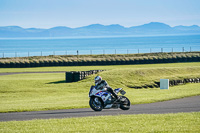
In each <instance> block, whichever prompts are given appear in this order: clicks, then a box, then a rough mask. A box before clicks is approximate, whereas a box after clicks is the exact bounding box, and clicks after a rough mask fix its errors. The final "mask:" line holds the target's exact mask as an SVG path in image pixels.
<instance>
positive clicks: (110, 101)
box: [89, 86, 131, 111]
mask: <svg viewBox="0 0 200 133" xmlns="http://www.w3.org/2000/svg"><path fill="white" fill-rule="evenodd" d="M114 91H115V93H116V94H118V93H120V94H121V95H119V97H120V99H119V100H116V98H115V97H114V96H113V95H112V94H111V93H110V92H108V91H106V88H104V89H101V90H97V89H96V87H95V86H92V87H91V88H90V92H89V97H90V101H89V105H90V107H91V108H92V109H93V110H94V111H101V110H102V109H111V108H115V109H117V108H120V109H122V110H128V109H130V104H131V103H130V101H129V99H128V98H127V97H125V96H123V95H124V94H126V92H125V91H124V90H123V89H122V88H118V89H115V90H114Z"/></svg>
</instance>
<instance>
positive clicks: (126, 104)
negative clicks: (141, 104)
mask: <svg viewBox="0 0 200 133" xmlns="http://www.w3.org/2000/svg"><path fill="white" fill-rule="evenodd" d="M121 99H122V101H121V104H120V109H122V110H129V109H130V105H131V102H130V101H129V99H128V98H127V97H125V96H122V97H121Z"/></svg>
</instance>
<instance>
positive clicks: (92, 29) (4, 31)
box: [0, 22, 200, 38]
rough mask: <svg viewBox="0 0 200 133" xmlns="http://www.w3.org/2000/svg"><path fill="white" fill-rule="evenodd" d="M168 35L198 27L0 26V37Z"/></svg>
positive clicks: (197, 31)
mask: <svg viewBox="0 0 200 133" xmlns="http://www.w3.org/2000/svg"><path fill="white" fill-rule="evenodd" d="M165 34H167V35H169V34H200V27H199V26H197V25H192V26H182V25H180V26H175V27H171V26H169V25H167V24H164V23H160V22H151V23H148V24H144V25H139V26H132V27H124V26H121V25H119V24H112V25H101V24H92V25H88V26H83V27H78V28H69V27H65V26H58V27H53V28H50V29H39V28H22V27H19V26H4V27H0V38H12V37H16V38H17V37H74V36H119V35H165Z"/></svg>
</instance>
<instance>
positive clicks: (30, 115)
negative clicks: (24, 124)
mask: <svg viewBox="0 0 200 133" xmlns="http://www.w3.org/2000/svg"><path fill="white" fill-rule="evenodd" d="M180 112H200V96H193V97H187V98H183V99H176V100H170V101H164V102H157V103H150V104H139V105H132V106H131V108H130V110H127V111H124V110H120V109H105V110H102V111H101V112H95V111H93V110H92V109H90V108H83V109H67V110H50V111H34V112H15V113H0V121H13V120H14V121H22V120H33V119H50V118H59V119H60V118H71V117H88V116H105V115H121V114H166V113H180Z"/></svg>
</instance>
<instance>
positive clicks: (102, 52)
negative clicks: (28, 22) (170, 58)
mask: <svg viewBox="0 0 200 133" xmlns="http://www.w3.org/2000/svg"><path fill="white" fill-rule="evenodd" d="M195 51H200V46H195V47H181V48H146V49H100V50H64V51H38V52H35V51H27V52H0V58H9V57H31V56H50V55H54V56H55V55H105V54H139V53H159V52H162V53H164V52H195Z"/></svg>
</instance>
